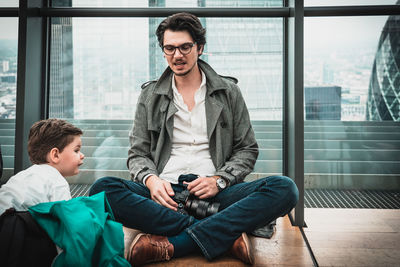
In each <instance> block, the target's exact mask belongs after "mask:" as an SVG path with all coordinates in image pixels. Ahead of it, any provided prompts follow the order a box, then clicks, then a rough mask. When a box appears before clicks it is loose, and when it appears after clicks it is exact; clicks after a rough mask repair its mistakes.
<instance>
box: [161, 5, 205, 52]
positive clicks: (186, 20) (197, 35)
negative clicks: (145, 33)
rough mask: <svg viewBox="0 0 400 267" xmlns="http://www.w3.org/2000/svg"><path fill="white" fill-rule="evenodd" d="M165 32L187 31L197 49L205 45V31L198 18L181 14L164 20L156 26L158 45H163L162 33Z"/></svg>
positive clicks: (188, 14)
mask: <svg viewBox="0 0 400 267" xmlns="http://www.w3.org/2000/svg"><path fill="white" fill-rule="evenodd" d="M166 30H171V31H174V32H177V31H187V32H189V34H190V36H191V37H192V39H193V41H194V42H196V44H197V45H198V47H200V46H202V45H205V44H206V29H205V28H203V26H202V25H201V22H200V20H199V18H198V17H196V16H195V15H193V14H190V13H186V12H181V13H176V14H173V15H171V16H169V17H167V18H166V19H164V20H163V21H162V22H161V23H160V25H158V28H157V31H156V35H157V39H158V43H159V45H160V46H161V47H162V46H163V45H164V32H165V31H166Z"/></svg>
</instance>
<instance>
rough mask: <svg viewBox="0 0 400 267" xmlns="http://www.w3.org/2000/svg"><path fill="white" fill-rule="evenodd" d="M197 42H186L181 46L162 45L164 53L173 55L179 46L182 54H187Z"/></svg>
mask: <svg viewBox="0 0 400 267" xmlns="http://www.w3.org/2000/svg"><path fill="white" fill-rule="evenodd" d="M195 44H196V43H184V44H182V45H180V46H173V45H164V46H163V47H162V50H163V51H164V53H165V54H166V55H168V56H172V55H173V54H175V50H176V49H177V48H178V49H179V52H181V54H182V55H187V54H189V53H190V52H191V51H192V47H193V46H194V45H195Z"/></svg>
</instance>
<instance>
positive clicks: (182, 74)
mask: <svg viewBox="0 0 400 267" xmlns="http://www.w3.org/2000/svg"><path fill="white" fill-rule="evenodd" d="M179 62H180V61H179ZM179 62H175V63H179ZM195 66H196V63H195V64H193V66H192V67H191V68H190V69H188V70H187V71H185V72H183V73H176V72H175V71H174V74H175V75H176V76H180V77H182V76H185V75H187V74H188V73H190V72H191V71H192V70H193V69H194V67H195Z"/></svg>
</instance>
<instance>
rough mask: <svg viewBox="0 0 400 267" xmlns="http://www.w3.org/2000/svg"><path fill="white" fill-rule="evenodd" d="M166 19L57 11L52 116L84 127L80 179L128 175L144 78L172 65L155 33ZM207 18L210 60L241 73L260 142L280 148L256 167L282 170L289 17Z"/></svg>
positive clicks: (222, 69) (218, 67) (229, 71)
mask: <svg viewBox="0 0 400 267" xmlns="http://www.w3.org/2000/svg"><path fill="white" fill-rule="evenodd" d="M162 19H163V18H52V25H51V31H52V34H51V36H52V40H51V50H50V51H51V55H50V103H49V107H50V117H59V118H66V119H68V120H70V121H71V122H72V123H74V124H78V126H80V127H81V128H82V129H83V130H84V138H83V146H84V150H83V153H84V154H85V155H86V159H85V164H84V166H82V167H83V172H82V174H80V175H79V176H78V177H76V179H77V181H78V182H83V181H85V182H89V183H90V182H92V181H93V180H90V179H94V178H99V177H101V176H104V175H107V174H109V175H112V174H113V175H116V176H119V177H126V176H127V170H126V156H127V151H128V146H129V144H128V138H127V137H128V131H129V128H130V127H131V125H132V119H133V115H134V112H135V106H136V102H137V98H138V96H139V94H140V91H141V85H142V84H143V83H145V82H147V81H149V80H154V79H158V77H159V76H160V75H161V74H162V72H163V71H164V69H165V68H166V66H167V64H166V61H165V58H164V57H163V54H162V49H161V48H160V46H159V45H158V41H157V39H156V36H155V30H156V27H157V26H158V24H159V22H160V21H161V20H162ZM202 23H203V24H204V26H205V27H206V29H207V44H206V47H205V53H204V55H202V59H203V60H205V61H207V62H208V63H209V64H210V65H211V66H212V67H213V68H214V69H215V70H216V71H217V72H218V73H220V74H221V75H226V76H233V77H236V78H237V79H238V80H239V83H238V84H239V86H240V88H241V91H242V94H243V96H244V98H245V100H246V104H247V106H248V108H249V111H250V116H251V118H252V119H253V120H261V121H262V123H259V124H258V125H255V126H254V127H255V129H256V134H257V138H259V139H260V140H262V141H261V143H260V144H261V145H260V146H261V147H262V149H266V146H268V148H269V149H272V150H273V155H272V156H271V155H269V154H268V153H267V152H268V151H266V150H265V151H263V152H264V153H263V154H262V155H265V157H264V156H263V157H261V158H260V159H259V162H260V163H259V164H258V165H257V166H256V169H257V170H256V172H258V173H268V174H281V170H282V161H281V143H282V141H281V138H282V135H281V120H282V61H283V60H282V47H283V45H282V36H283V27H282V24H283V23H282V19H281V18H236V19H234V18H202ZM268 131H269V133H267V132H268ZM267 160H268V162H267ZM268 164H269V165H268ZM115 172H124V173H123V174H122V175H121V174H120V173H118V175H117V174H116V173H115ZM89 176H91V177H89ZM85 179H89V180H85Z"/></svg>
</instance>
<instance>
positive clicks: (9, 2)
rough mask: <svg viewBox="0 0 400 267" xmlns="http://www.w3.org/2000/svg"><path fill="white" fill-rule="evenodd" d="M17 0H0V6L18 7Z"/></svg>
mask: <svg viewBox="0 0 400 267" xmlns="http://www.w3.org/2000/svg"><path fill="white" fill-rule="evenodd" d="M18 6H19V0H2V1H1V2H0V7H18Z"/></svg>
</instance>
